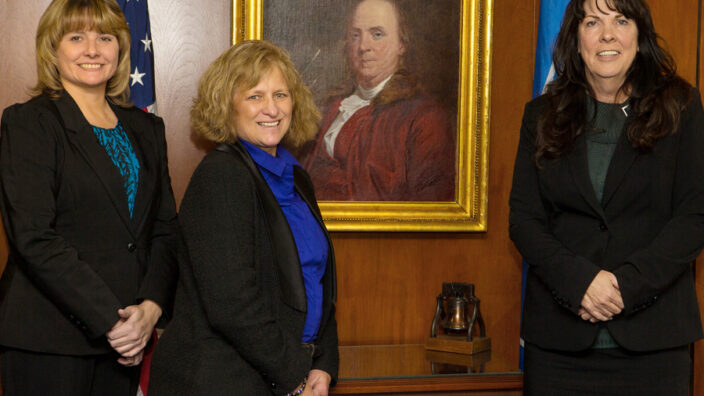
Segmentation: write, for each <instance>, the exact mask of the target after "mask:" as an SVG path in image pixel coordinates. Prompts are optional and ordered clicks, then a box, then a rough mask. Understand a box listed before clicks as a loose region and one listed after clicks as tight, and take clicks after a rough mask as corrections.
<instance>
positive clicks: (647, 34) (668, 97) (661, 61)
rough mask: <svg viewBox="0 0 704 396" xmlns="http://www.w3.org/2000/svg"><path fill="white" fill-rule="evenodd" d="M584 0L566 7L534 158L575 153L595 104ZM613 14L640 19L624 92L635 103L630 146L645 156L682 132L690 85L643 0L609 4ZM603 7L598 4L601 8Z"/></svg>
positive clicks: (607, 1)
mask: <svg viewBox="0 0 704 396" xmlns="http://www.w3.org/2000/svg"><path fill="white" fill-rule="evenodd" d="M588 1H591V0H588ZM584 3H585V1H584V0H572V1H570V3H569V4H568V5H567V9H566V10H565V16H564V18H563V20H562V25H561V27H560V32H559V33H558V36H557V39H556V41H555V49H554V50H553V64H554V65H555V72H556V74H557V78H556V79H555V80H554V81H553V82H551V83H550V84H549V85H548V87H547V91H546V96H547V101H548V104H547V106H546V108H545V110H544V111H543V114H542V115H541V117H540V119H539V121H538V134H537V141H536V144H537V146H538V150H537V152H536V155H535V160H536V163H537V164H538V165H540V164H539V162H540V160H541V159H542V158H547V159H552V158H559V157H560V156H562V155H563V154H565V153H567V152H568V151H569V150H570V149H572V147H573V144H574V140H575V139H576V137H577V136H578V135H579V134H580V133H582V129H583V128H584V125H585V123H586V122H587V120H586V117H587V116H586V113H587V112H586V106H587V101H588V100H594V99H593V97H594V92H593V90H592V87H591V86H590V85H589V83H588V82H587V80H586V74H585V66H584V62H583V61H582V58H581V56H580V54H579V53H578V51H577V49H578V45H579V44H578V40H579V39H578V36H579V32H578V31H579V25H580V23H581V22H582V20H583V19H584V17H585V12H584ZM604 3H605V5H606V7H608V8H609V9H610V10H611V11H618V12H619V13H621V14H622V15H623V16H624V17H626V18H628V19H631V20H633V21H635V23H636V26H637V27H638V48H639V51H638V52H637V53H636V56H635V59H634V60H633V63H632V64H631V66H630V67H629V69H628V71H627V72H626V79H625V81H624V83H623V85H622V86H621V88H620V90H619V91H620V92H621V93H627V94H628V96H629V101H630V106H629V108H630V113H631V115H630V117H631V118H632V121H631V122H630V123H629V124H628V125H629V126H628V129H627V131H626V133H627V137H628V140H629V142H630V143H631V145H632V146H633V147H635V148H637V149H639V150H641V151H643V152H647V151H649V150H650V149H651V148H652V147H653V144H655V142H656V141H657V140H658V139H660V138H662V137H664V136H666V135H668V134H671V133H674V132H675V131H676V130H677V126H678V124H679V119H680V114H681V112H682V110H683V109H684V106H685V105H686V103H687V102H688V101H689V97H690V87H689V84H687V83H686V82H685V81H684V80H683V79H682V78H680V77H679V76H678V75H677V68H676V65H675V62H674V60H673V59H672V56H671V55H670V54H669V53H668V52H667V50H665V49H664V48H663V47H662V46H661V45H660V43H659V40H660V37H659V36H658V35H657V33H656V32H655V28H654V26H653V21H652V18H651V15H650V9H649V8H648V5H647V4H646V3H645V1H643V0H604ZM596 6H597V7H598V6H599V4H596Z"/></svg>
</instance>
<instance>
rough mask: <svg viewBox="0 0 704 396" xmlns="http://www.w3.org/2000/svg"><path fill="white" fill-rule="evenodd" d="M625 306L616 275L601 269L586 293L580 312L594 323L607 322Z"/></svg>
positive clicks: (584, 317)
mask: <svg viewBox="0 0 704 396" xmlns="http://www.w3.org/2000/svg"><path fill="white" fill-rule="evenodd" d="M623 307H624V305H623V298H622V297H621V291H620V290H619V287H618V281H617V279H616V276H615V275H614V274H612V273H611V272H609V271H604V270H601V271H599V273H598V274H596V276H595V277H594V280H592V283H590V284H589V287H588V288H587V291H586V292H585V293H584V297H582V307H581V308H580V309H579V312H578V314H579V316H580V317H581V318H582V319H583V320H588V321H590V322H592V323H596V322H605V321H608V320H611V319H612V318H613V317H614V315H618V314H620V313H621V311H623Z"/></svg>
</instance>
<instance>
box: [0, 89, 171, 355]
mask: <svg viewBox="0 0 704 396" xmlns="http://www.w3.org/2000/svg"><path fill="white" fill-rule="evenodd" d="M112 108H113V111H114V112H115V114H116V115H117V118H118V119H119V120H120V122H121V123H122V125H123V127H124V129H125V131H126V133H127V135H128V136H129V137H130V140H131V141H132V145H133V148H134V150H135V153H136V155H137V157H138V158H139V162H140V172H139V186H138V192H137V199H136V202H135V208H134V215H133V218H132V219H130V217H129V212H128V209H127V197H126V194H125V192H124V187H123V182H122V177H121V176H120V173H119V170H118V169H117V167H115V165H113V163H112V162H111V160H110V157H109V156H108V155H107V153H106V152H105V149H104V148H103V147H102V146H101V145H100V143H98V140H97V138H96V136H95V134H94V133H93V130H92V128H91V126H90V125H89V124H88V122H87V121H86V119H85V118H84V117H83V115H82V113H81V111H80V110H79V108H78V106H77V105H76V103H75V102H74V101H73V99H72V98H71V96H70V95H68V94H67V93H64V94H63V96H62V97H61V98H60V99H58V100H51V99H49V98H48V97H46V96H39V97H36V98H34V99H32V100H30V101H29V102H27V103H23V104H16V105H13V106H11V107H8V108H7V109H5V111H4V112H3V115H2V140H1V142H0V167H1V168H0V177H1V187H2V201H1V203H0V205H1V209H2V216H3V222H4V225H5V230H6V232H7V236H8V239H9V242H10V254H9V258H8V262H7V268H6V269H5V272H4V273H3V275H2V278H1V279H0V345H4V346H8V347H13V348H20V349H25V350H31V351H40V352H48V353H57V354H71V355H85V354H96V353H104V352H108V351H110V347H109V345H108V343H107V341H106V339H105V337H104V334H105V333H106V332H107V331H108V330H110V328H111V327H112V326H113V325H114V324H115V323H116V322H117V320H118V319H119V316H118V314H117V310H118V308H121V307H125V306H127V305H131V304H135V303H138V302H140V301H141V300H143V299H151V300H154V301H155V302H156V303H158V304H159V305H160V306H161V307H162V308H163V309H164V312H167V311H168V308H169V305H170V303H169V301H170V299H171V295H172V291H173V287H174V286H175V280H176V276H177V275H176V272H175V271H177V267H176V264H175V253H174V252H175V245H176V242H177V241H178V228H177V227H178V224H177V221H176V205H175V203H174V198H173V193H172V191H171V183H170V179H169V173H168V168H167V159H166V141H165V138H164V124H163V122H162V120H161V119H160V118H158V117H156V116H153V115H150V114H147V113H145V112H143V111H141V110H139V109H137V108H134V107H133V108H122V107H118V106H112Z"/></svg>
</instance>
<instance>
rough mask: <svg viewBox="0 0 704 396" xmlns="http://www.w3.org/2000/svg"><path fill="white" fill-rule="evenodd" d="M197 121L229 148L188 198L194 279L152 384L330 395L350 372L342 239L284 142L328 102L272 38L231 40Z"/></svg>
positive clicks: (164, 389)
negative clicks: (335, 242)
mask: <svg viewBox="0 0 704 396" xmlns="http://www.w3.org/2000/svg"><path fill="white" fill-rule="evenodd" d="M191 116H192V126H193V129H194V130H195V131H196V132H197V133H198V134H200V135H201V136H203V137H205V138H206V139H208V140H210V141H212V142H214V143H218V146H217V148H216V149H215V151H213V152H212V153H210V154H208V155H207V156H206V157H205V158H204V159H203V161H202V162H201V163H200V165H199V166H198V168H197V169H196V171H195V172H194V174H193V177H192V178H191V181H190V184H189V185H188V189H187V191H186V194H185V196H184V199H183V202H182V204H181V211H180V215H179V216H180V217H179V218H180V223H181V227H182V231H183V243H182V245H181V249H180V252H179V268H180V277H181V281H180V282H179V286H178V288H177V292H176V305H175V308H174V309H175V311H174V319H173V322H172V323H171V324H170V325H169V327H168V328H167V329H166V331H165V332H164V335H163V337H162V339H161V341H160V342H159V344H158V345H157V347H156V350H155V354H154V357H153V360H152V378H151V382H150V389H149V393H150V395H152V396H154V395H156V396H158V395H176V394H183V395H196V394H197V395H201V394H202V395H205V394H242V395H265V394H277V395H285V394H294V395H298V394H302V395H327V394H328V388H329V386H330V384H331V381H332V380H333V378H335V377H336V375H337V367H338V352H337V324H336V322H335V315H334V311H335V309H334V301H335V295H336V291H335V289H336V286H335V282H336V281H335V262H334V256H333V252H332V245H331V243H330V238H329V236H328V234H327V231H326V229H325V226H324V224H323V221H322V218H321V215H320V210H319V209H318V205H317V203H316V200H315V194H314V192H313V186H312V184H311V182H310V179H309V178H308V175H307V173H306V172H305V171H304V170H303V169H302V168H301V167H300V165H299V164H298V162H297V161H296V160H295V159H294V157H293V156H292V155H291V154H290V153H289V152H288V151H287V149H286V148H284V146H287V147H289V148H295V147H297V146H299V145H300V144H301V143H303V142H304V141H306V140H307V139H310V138H311V137H312V136H313V135H314V134H315V132H316V129H317V123H318V121H319V120H320V114H319V113H318V110H317V109H316V107H315V105H314V102H313V98H312V95H311V93H310V91H309V90H308V88H306V86H305V85H303V83H302V81H301V77H300V75H299V74H298V72H297V71H296V69H295V67H294V66H293V64H292V63H291V60H290V59H289V57H288V55H287V54H286V53H285V52H284V51H283V50H281V49H279V48H277V47H276V46H275V45H273V44H272V43H269V42H267V41H245V42H242V43H239V44H237V45H235V46H234V47H232V48H230V49H229V50H227V51H226V52H225V53H224V54H222V55H221V56H220V57H219V58H218V59H217V60H215V62H213V64H212V65H211V66H210V67H209V68H208V70H207V71H206V72H205V74H204V75H203V77H202V78H201V80H200V85H199V87H198V97H197V98H196V100H195V104H194V106H193V110H192V111H191Z"/></svg>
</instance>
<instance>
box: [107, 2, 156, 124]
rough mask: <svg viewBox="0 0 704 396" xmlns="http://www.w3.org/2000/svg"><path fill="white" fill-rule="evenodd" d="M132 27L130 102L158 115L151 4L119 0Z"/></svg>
mask: <svg viewBox="0 0 704 396" xmlns="http://www.w3.org/2000/svg"><path fill="white" fill-rule="evenodd" d="M117 4H119V5H120V7H121V8H122V11H123V12H124V13H125V19H127V23H128V24H129V25H130V35H131V36H132V46H131V48H130V59H131V63H132V64H131V66H130V98H131V99H132V101H133V102H134V104H135V106H137V107H139V108H141V109H143V110H145V111H149V112H150V113H155V112H156V96H155V94H154V53H153V49H152V32H151V29H150V27H149V12H148V11H147V0H117Z"/></svg>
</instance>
